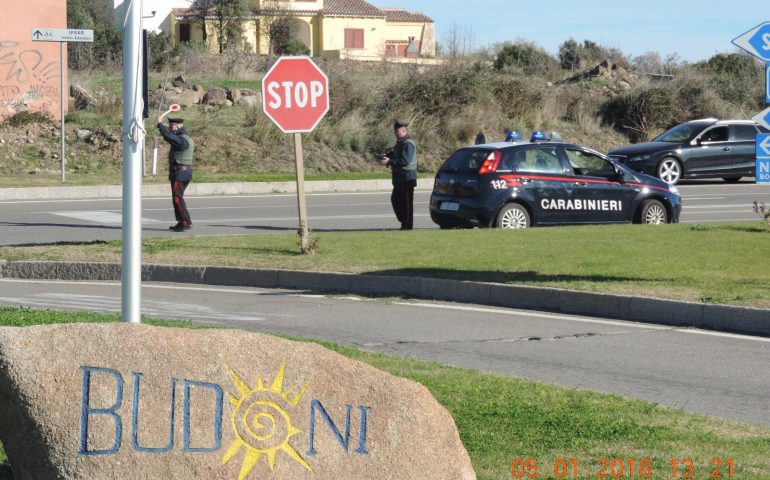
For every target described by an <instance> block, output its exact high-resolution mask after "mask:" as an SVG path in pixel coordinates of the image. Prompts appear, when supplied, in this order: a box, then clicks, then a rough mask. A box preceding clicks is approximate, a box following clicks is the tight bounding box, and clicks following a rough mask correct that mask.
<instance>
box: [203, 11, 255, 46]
mask: <svg viewBox="0 0 770 480" xmlns="http://www.w3.org/2000/svg"><path fill="white" fill-rule="evenodd" d="M198 7H199V8H201V9H202V11H203V12H202V13H203V18H204V24H203V32H204V33H203V39H204V41H205V40H206V24H205V18H206V17H207V16H209V15H212V16H214V17H215V18H216V30H217V43H218V44H219V53H220V54H221V53H224V51H225V50H227V49H236V50H237V49H240V48H242V47H243V21H244V19H246V18H248V17H250V16H251V10H250V8H249V3H248V0H203V1H202V2H200V3H199V4H198Z"/></svg>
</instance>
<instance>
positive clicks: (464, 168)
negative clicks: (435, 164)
mask: <svg viewBox="0 0 770 480" xmlns="http://www.w3.org/2000/svg"><path fill="white" fill-rule="evenodd" d="M490 152H491V151H490V150H471V149H460V150H457V151H456V152H455V153H454V154H452V156H451V157H449V159H448V160H447V161H446V162H445V163H444V165H443V166H442V167H441V171H442V172H445V173H461V174H464V175H471V174H474V173H477V172H478V170H479V168H480V167H481V166H482V165H483V164H484V160H486V159H487V157H488V156H489V154H490Z"/></svg>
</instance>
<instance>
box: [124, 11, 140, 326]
mask: <svg viewBox="0 0 770 480" xmlns="http://www.w3.org/2000/svg"><path fill="white" fill-rule="evenodd" d="M124 5H126V10H125V11H126V18H125V22H124V28H123V250H122V262H123V273H122V285H123V290H122V295H123V297H122V300H123V304H122V310H121V314H122V317H121V318H122V320H123V322H126V323H140V322H141V311H140V307H141V282H142V276H141V275H142V164H141V162H142V152H141V144H140V142H143V141H144V139H143V137H144V135H143V132H142V130H141V128H143V127H142V123H143V120H142V75H141V73H140V71H139V62H140V47H141V45H140V42H141V38H142V37H141V35H140V34H141V16H142V12H141V8H140V2H139V0H126V2H125V3H124Z"/></svg>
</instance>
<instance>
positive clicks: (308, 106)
mask: <svg viewBox="0 0 770 480" xmlns="http://www.w3.org/2000/svg"><path fill="white" fill-rule="evenodd" d="M262 110H263V111H264V112H265V115H267V116H268V117H270V119H271V120H272V121H273V122H275V124H276V125H278V128H280V129H281V130H283V131H284V132H286V133H297V132H310V131H312V130H313V129H314V128H315V126H316V125H318V122H320V121H321V119H322V118H323V116H324V115H326V112H328V111H329V79H328V78H326V74H325V73H324V72H322V71H321V69H320V68H318V65H316V64H315V63H313V60H311V59H310V58H309V57H304V56H298V57H281V58H279V59H278V61H277V62H275V64H274V65H273V66H272V67H271V68H270V70H268V71H267V73H266V74H265V76H264V77H262Z"/></svg>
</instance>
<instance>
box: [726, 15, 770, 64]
mask: <svg viewBox="0 0 770 480" xmlns="http://www.w3.org/2000/svg"><path fill="white" fill-rule="evenodd" d="M733 44H734V45H735V46H736V47H738V48H741V49H743V50H745V51H747V52H748V53H750V54H752V55H754V56H755V57H759V58H761V59H762V60H764V61H766V62H770V22H765V23H761V24H759V25H757V26H756V27H754V28H752V29H751V30H749V31H748V32H746V33H744V34H743V35H741V36H739V37H735V38H733Z"/></svg>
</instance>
